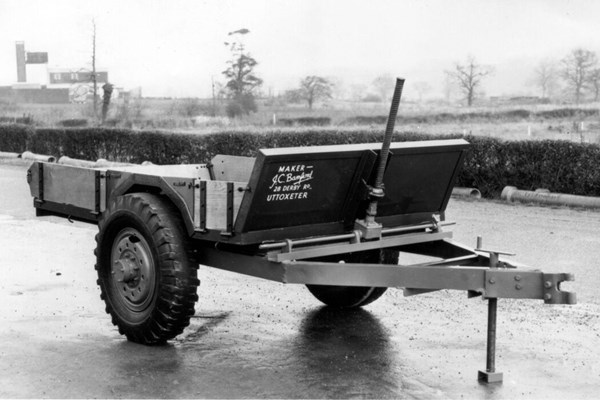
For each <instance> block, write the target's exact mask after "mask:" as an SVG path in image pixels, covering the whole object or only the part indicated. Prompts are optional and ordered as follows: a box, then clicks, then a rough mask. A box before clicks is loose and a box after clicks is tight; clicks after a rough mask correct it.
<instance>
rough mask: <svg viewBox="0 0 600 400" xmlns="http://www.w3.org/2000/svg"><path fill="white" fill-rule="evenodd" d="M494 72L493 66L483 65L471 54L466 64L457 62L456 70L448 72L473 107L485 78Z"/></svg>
mask: <svg viewBox="0 0 600 400" xmlns="http://www.w3.org/2000/svg"><path fill="white" fill-rule="evenodd" d="M492 72H493V70H492V68H491V67H488V66H484V65H481V64H479V63H477V61H476V60H475V58H474V57H473V56H469V57H467V61H466V62H465V63H464V64H459V63H456V64H455V65H454V70H452V71H447V72H446V73H447V74H448V75H449V76H451V77H452V78H453V79H454V80H455V81H456V83H457V85H458V88H459V89H460V91H461V92H462V93H463V94H464V96H465V99H466V100H467V105H468V106H469V107H471V106H472V105H473V100H475V98H476V96H477V89H478V88H479V87H480V86H481V82H482V80H483V78H485V77H486V76H488V75H490V74H491V73H492Z"/></svg>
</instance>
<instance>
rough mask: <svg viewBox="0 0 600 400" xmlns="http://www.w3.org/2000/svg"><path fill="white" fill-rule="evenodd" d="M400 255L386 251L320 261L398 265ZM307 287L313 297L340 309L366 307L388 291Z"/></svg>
mask: <svg viewBox="0 0 600 400" xmlns="http://www.w3.org/2000/svg"><path fill="white" fill-rule="evenodd" d="M398 255H399V253H398V251H394V250H387V249H384V250H371V251H365V252H361V253H351V254H342V255H339V256H328V257H323V258H320V259H319V260H318V261H326V262H348V263H369V264H398ZM306 287H307V288H308V290H309V291H310V292H311V293H312V295H313V296H315V297H316V298H317V299H318V300H320V301H321V302H323V303H324V304H327V305H328V306H332V307H339V308H354V307H362V306H366V305H367V304H370V303H372V302H374V301H375V300H377V299H378V298H380V297H381V296H382V295H383V294H384V293H385V291H386V290H387V288H386V287H364V286H331V285H306Z"/></svg>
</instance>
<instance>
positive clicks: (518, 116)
mask: <svg viewBox="0 0 600 400" xmlns="http://www.w3.org/2000/svg"><path fill="white" fill-rule="evenodd" d="M598 115H600V110H598V109H594V108H558V109H554V110H548V111H536V112H534V111H529V110H523V109H517V110H506V111H496V112H489V111H474V112H465V113H437V114H429V115H412V116H411V115H408V116H405V115H402V116H398V118H397V121H399V122H401V123H403V124H432V123H457V122H460V123H464V122H478V121H481V122H491V121H522V120H527V119H535V120H547V119H564V118H588V117H597V116H598ZM386 121H387V116H386V115H357V116H354V117H351V118H348V119H346V120H345V121H343V124H344V125H383V124H385V123H386Z"/></svg>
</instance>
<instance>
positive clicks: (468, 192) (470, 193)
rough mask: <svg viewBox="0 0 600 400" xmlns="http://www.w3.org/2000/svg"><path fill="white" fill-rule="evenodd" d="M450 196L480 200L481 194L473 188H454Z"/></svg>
mask: <svg viewBox="0 0 600 400" xmlns="http://www.w3.org/2000/svg"><path fill="white" fill-rule="evenodd" d="M452 196H457V197H472V198H475V199H480V198H481V192H480V191H479V190H477V189H475V188H464V187H455V188H452Z"/></svg>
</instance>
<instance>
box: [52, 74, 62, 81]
mask: <svg viewBox="0 0 600 400" xmlns="http://www.w3.org/2000/svg"><path fill="white" fill-rule="evenodd" d="M52 79H53V80H54V81H60V74H52Z"/></svg>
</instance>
